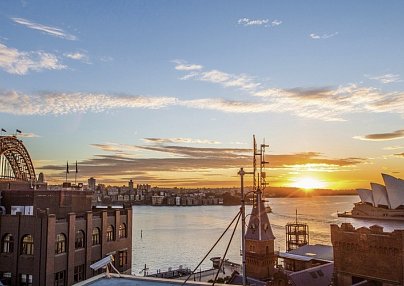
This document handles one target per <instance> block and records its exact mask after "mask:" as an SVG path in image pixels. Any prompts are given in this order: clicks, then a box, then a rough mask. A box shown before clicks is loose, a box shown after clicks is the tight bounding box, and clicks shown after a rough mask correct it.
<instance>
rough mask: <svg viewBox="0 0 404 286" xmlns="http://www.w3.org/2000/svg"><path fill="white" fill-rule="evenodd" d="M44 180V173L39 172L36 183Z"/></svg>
mask: <svg viewBox="0 0 404 286" xmlns="http://www.w3.org/2000/svg"><path fill="white" fill-rule="evenodd" d="M44 182H45V176H44V174H43V173H42V172H41V173H39V175H38V183H44Z"/></svg>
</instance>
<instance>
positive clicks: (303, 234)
mask: <svg viewBox="0 0 404 286" xmlns="http://www.w3.org/2000/svg"><path fill="white" fill-rule="evenodd" d="M285 228H286V251H291V250H293V249H297V248H299V247H301V246H303V245H307V244H309V225H308V224H307V223H301V222H298V220H297V210H296V221H295V222H292V223H288V224H286V227H285Z"/></svg>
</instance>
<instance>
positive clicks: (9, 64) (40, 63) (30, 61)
mask: <svg viewBox="0 0 404 286" xmlns="http://www.w3.org/2000/svg"><path fill="white" fill-rule="evenodd" d="M0 68H1V69H3V70H5V71H6V72H8V73H11V74H18V75H25V74H27V73H28V72H29V71H41V70H61V69H65V68H66V66H64V65H62V64H61V63H60V62H59V60H58V58H57V57H56V56H55V55H53V54H50V53H46V52H43V51H36V52H20V51H18V50H17V49H14V48H9V47H7V46H5V45H3V44H0Z"/></svg>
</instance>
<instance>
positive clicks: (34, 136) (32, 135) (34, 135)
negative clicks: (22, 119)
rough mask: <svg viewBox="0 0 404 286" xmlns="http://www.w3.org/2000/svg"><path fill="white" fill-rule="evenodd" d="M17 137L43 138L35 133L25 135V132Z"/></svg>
mask: <svg viewBox="0 0 404 286" xmlns="http://www.w3.org/2000/svg"><path fill="white" fill-rule="evenodd" d="M17 137H23V138H36V137H41V136H39V135H37V134H35V133H25V132H22V133H19V134H17Z"/></svg>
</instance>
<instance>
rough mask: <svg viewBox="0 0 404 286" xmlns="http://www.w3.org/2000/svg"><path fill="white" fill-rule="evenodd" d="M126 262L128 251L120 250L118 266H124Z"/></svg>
mask: <svg viewBox="0 0 404 286" xmlns="http://www.w3.org/2000/svg"><path fill="white" fill-rule="evenodd" d="M127 263H128V252H127V251H120V252H119V266H120V267H123V266H126V264H127Z"/></svg>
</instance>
